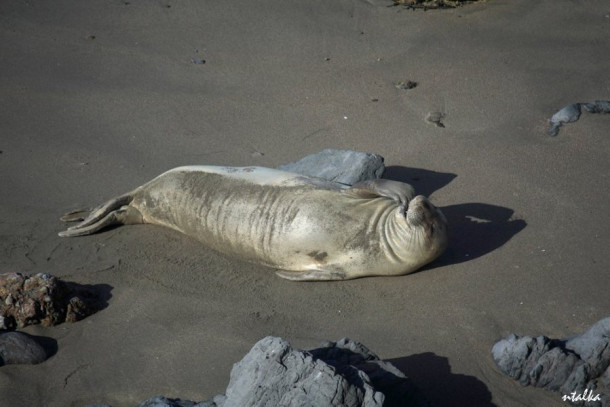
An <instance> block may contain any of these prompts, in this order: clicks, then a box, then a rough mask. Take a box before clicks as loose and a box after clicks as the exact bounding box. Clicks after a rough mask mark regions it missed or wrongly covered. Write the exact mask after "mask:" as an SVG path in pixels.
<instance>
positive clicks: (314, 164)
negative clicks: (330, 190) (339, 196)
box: [278, 149, 385, 185]
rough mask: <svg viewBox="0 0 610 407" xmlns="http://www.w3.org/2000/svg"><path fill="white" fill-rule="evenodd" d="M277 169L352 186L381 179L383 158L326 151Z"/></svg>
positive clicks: (356, 152) (355, 153) (383, 167)
mask: <svg viewBox="0 0 610 407" xmlns="http://www.w3.org/2000/svg"><path fill="white" fill-rule="evenodd" d="M278 169H280V170H283V171H290V172H296V173H298V174H303V175H307V176H309V177H318V178H323V179H325V180H328V181H333V182H339V183H342V184H347V185H353V184H355V183H357V182H359V181H366V180H369V179H377V178H381V176H382V175H383V172H384V171H385V165H384V164H383V157H382V156H380V155H377V154H370V153H361V152H358V151H352V150H335V149H326V150H322V151H321V152H319V153H316V154H311V155H308V156H306V157H303V158H301V159H300V160H299V161H295V162H293V163H289V164H284V165H280V166H279V167H278Z"/></svg>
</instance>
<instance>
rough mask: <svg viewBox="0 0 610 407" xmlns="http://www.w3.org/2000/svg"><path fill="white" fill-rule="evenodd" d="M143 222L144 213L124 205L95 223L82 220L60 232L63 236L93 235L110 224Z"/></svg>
mask: <svg viewBox="0 0 610 407" xmlns="http://www.w3.org/2000/svg"><path fill="white" fill-rule="evenodd" d="M138 223H143V221H142V214H141V213H140V211H138V210H137V209H136V208H133V207H131V206H127V205H126V206H122V207H120V208H119V209H115V210H113V211H110V212H109V213H108V214H107V215H106V216H104V217H103V218H101V219H99V220H98V221H96V222H93V223H86V222H82V223H80V224H78V225H76V226H72V227H71V228H68V229H67V230H64V231H63V232H59V236H61V237H74V236H84V235H91V234H93V233H95V232H98V231H100V230H102V229H104V228H107V227H108V226H113V225H133V224H138Z"/></svg>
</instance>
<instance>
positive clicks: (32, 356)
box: [0, 332, 47, 366]
mask: <svg viewBox="0 0 610 407" xmlns="http://www.w3.org/2000/svg"><path fill="white" fill-rule="evenodd" d="M46 359H47V352H46V351H45V350H44V348H43V347H42V346H41V345H40V344H39V343H38V342H36V341H35V340H34V339H33V338H32V337H31V336H29V335H26V334H24V333H21V332H0V366H3V365H15V364H30V365H35V364H37V363H41V362H44V361H45V360H46Z"/></svg>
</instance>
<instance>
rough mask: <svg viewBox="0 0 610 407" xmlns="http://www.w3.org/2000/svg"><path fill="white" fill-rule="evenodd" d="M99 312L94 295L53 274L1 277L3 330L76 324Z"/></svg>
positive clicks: (0, 294)
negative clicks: (35, 325) (29, 326)
mask: <svg viewBox="0 0 610 407" xmlns="http://www.w3.org/2000/svg"><path fill="white" fill-rule="evenodd" d="M97 309H98V299H97V297H96V295H95V294H94V293H93V292H91V291H89V290H86V289H85V288H83V287H81V286H78V285H76V284H73V283H66V282H64V281H62V280H60V279H58V278H55V277H53V276H52V275H50V274H36V275H34V276H32V277H27V276H23V275H22V274H20V273H6V274H0V317H1V318H0V329H14V328H15V327H17V328H23V327H25V326H27V325H32V324H42V325H43V326H51V325H56V324H59V323H61V322H64V321H68V322H76V321H78V320H81V319H83V318H84V317H86V316H88V315H90V314H92V313H94V312H95V311H97Z"/></svg>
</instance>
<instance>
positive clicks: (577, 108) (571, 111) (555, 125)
mask: <svg viewBox="0 0 610 407" xmlns="http://www.w3.org/2000/svg"><path fill="white" fill-rule="evenodd" d="M581 107H582V108H583V109H585V110H586V111H587V112H589V113H610V101H607V100H596V101H595V102H590V103H574V104H571V105H568V106H566V107H564V108H562V109H560V110H559V111H558V112H557V113H555V114H554V115H553V116H552V117H551V119H550V120H549V122H550V124H551V127H550V128H549V129H548V131H547V133H548V135H549V136H553V137H555V136H556V135H557V134H559V129H560V128H561V126H563V125H564V124H566V123H572V122H575V121H576V120H578V119H579V118H580V113H581Z"/></svg>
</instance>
